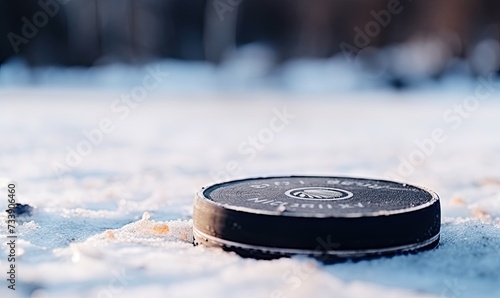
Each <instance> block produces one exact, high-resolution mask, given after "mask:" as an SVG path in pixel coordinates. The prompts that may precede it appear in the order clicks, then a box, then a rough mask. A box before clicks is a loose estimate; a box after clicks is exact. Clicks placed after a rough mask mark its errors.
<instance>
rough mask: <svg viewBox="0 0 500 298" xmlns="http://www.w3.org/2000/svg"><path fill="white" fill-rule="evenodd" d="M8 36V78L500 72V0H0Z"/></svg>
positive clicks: (429, 78) (358, 78) (338, 81)
mask: <svg viewBox="0 0 500 298" xmlns="http://www.w3.org/2000/svg"><path fill="white" fill-rule="evenodd" d="M0 37H1V38H0V65H1V66H0V67H3V70H2V69H1V68H0V84H7V83H8V82H11V83H20V82H25V83H30V84H31V83H40V82H42V81H44V80H50V79H51V77H52V76H51V75H47V74H46V73H43V74H40V73H39V72H36V71H35V72H33V71H28V72H27V71H26V69H28V68H31V67H34V69H38V68H40V67H47V66H49V67H52V66H56V67H77V68H76V69H78V70H79V71H82V70H83V69H85V68H86V67H95V66H103V65H112V64H115V65H117V64H120V65H121V64H125V65H141V64H143V63H150V62H153V61H158V60H160V59H172V61H176V60H178V61H186V62H188V64H189V63H190V64H189V65H192V67H193V70H195V71H193V72H194V73H198V74H200V73H206V71H207V68H208V69H210V71H209V72H212V71H217V70H220V69H225V70H227V71H229V72H230V73H231V76H235V77H236V78H241V79H242V81H243V82H244V83H242V82H239V84H240V85H245V84H247V83H248V82H249V81H252V80H253V81H259V82H260V83H262V80H264V81H265V82H266V83H265V85H266V86H269V85H272V86H273V87H276V86H278V87H287V85H294V84H296V81H297V80H298V79H296V76H302V77H304V78H302V79H300V81H301V82H302V83H300V84H303V85H304V87H305V88H306V89H307V90H309V89H310V90H314V89H327V90H330V89H345V88H347V89H352V88H360V87H361V88H364V87H373V86H384V87H389V88H398V89H400V88H406V87H413V86H421V85H422V84H426V83H429V82H439V81H440V80H442V79H443V77H447V78H449V77H450V76H455V77H461V78H463V77H476V76H478V75H485V74H490V73H496V74H497V75H498V73H499V70H500V43H499V40H500V2H498V1H495V0H478V1H471V0H440V1H430V0H419V1H411V0H401V1H396V0H394V1H388V0H356V1H346V0H322V1H316V0H314V1H299V0H288V1H284V0H268V1H263V0H254V1H242V0H210V1H203V0H168V1H159V0H71V1H69V0H59V1H57V0H23V1H2V2H1V3H0ZM304 61H308V62H310V63H304ZM325 62H327V63H325ZM20 67H22V68H20ZM82 67H83V69H82ZM6 68H7V69H6ZM20 69H23V70H24V71H20ZM32 70H33V69H32ZM227 71H226V72H227ZM2 72H3V73H2ZM13 73H18V74H19V75H18V76H17V77H16V79H14V80H13V79H12V74H13ZM310 76H312V77H310ZM315 76H317V78H315ZM55 77H57V74H54V75H53V77H52V79H54V78H55ZM308 78H309V79H308ZM87 80H89V81H92V78H87ZM233 83H234V84H236V85H237V84H238V82H233ZM367 83H369V84H367ZM252 86H254V85H252ZM288 87H290V86H288ZM291 87H293V86H291ZM193 88H194V87H193Z"/></svg>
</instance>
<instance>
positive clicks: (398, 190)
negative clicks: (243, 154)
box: [193, 176, 441, 260]
mask: <svg viewBox="0 0 500 298" xmlns="http://www.w3.org/2000/svg"><path fill="white" fill-rule="evenodd" d="M440 221H441V214H440V205H439V197H438V196H437V195H436V194H435V193H434V192H431V191H429V190H426V189H423V188H420V187H416V186H412V185H408V184H402V183H397V182H391V181H383V180H370V179H359V178H345V177H312V176H303V177H301V176H292V177H269V178H252V179H244V180H235V181H230V182H226V183H220V184H215V185H212V186H209V187H205V188H203V189H202V190H201V191H200V192H199V193H198V194H197V195H196V199H195V204H194V211H193V236H194V242H195V245H200V244H201V245H205V246H211V247H221V248H223V249H225V250H228V251H234V252H236V253H238V254H240V255H242V256H248V257H254V258H265V259H268V258H276V257H281V256H291V255H296V254H301V255H310V256H314V257H318V258H324V259H325V260H330V259H332V260H335V259H344V258H348V259H349V258H353V259H356V258H364V257H373V256H379V255H393V254H398V253H409V252H416V251H421V250H425V249H431V248H434V247H435V246H437V244H438V243H439V231H440Z"/></svg>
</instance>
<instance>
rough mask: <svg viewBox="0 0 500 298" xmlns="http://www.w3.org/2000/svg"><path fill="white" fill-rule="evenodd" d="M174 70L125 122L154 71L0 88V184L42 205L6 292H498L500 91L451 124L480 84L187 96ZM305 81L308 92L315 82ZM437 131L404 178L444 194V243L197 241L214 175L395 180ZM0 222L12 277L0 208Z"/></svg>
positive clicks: (25, 234) (25, 224)
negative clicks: (273, 250)
mask: <svg viewBox="0 0 500 298" xmlns="http://www.w3.org/2000/svg"><path fill="white" fill-rule="evenodd" d="M290 67H292V66H290ZM294 67H302V66H300V63H298V64H297V65H296V66H294ZM303 67H306V68H308V67H310V66H307V65H304V66H303ZM257 68H258V70H256V71H261V70H262V69H263V68H264V67H263V66H259V67H257ZM327 68H328V66H325V69H327ZM232 69H233V70H234V71H236V70H237V69H238V67H233V68H232ZM125 70H126V69H125ZM118 71H120V72H121V71H124V70H123V69H121V70H118ZM188 72H189V71H185V72H179V76H181V77H183V76H186V77H187V76H188V75H187V73H188ZM110 73H111V72H110ZM169 73H170V75H171V77H170V78H169V79H171V81H169V79H166V82H165V86H167V87H160V88H159V89H158V90H153V91H150V92H149V93H148V95H147V98H146V100H144V101H142V102H138V103H137V106H136V107H134V108H131V109H130V111H129V112H130V113H129V114H128V115H127V116H126V117H120V116H122V115H121V114H119V113H116V112H114V111H113V109H112V107H111V104H112V102H113V101H114V100H116V99H117V98H119V96H120V94H122V93H127V92H130V90H131V89H132V88H133V87H134V84H137V82H140V78H141V76H143V75H144V72H140V71H138V72H137V74H136V76H137V78H139V79H138V80H137V79H131V80H130V82H128V83H117V85H116V86H115V87H116V88H110V89H106V88H103V89H95V88H94V89H93V88H86V87H84V86H83V87H82V86H80V87H71V88H58V87H57V86H58V85H57V84H56V83H54V85H51V84H42V85H41V86H38V87H33V86H31V85H29V86H17V87H16V86H14V85H9V87H5V88H3V89H0V106H1V109H0V131H1V134H0V136H1V139H0V153H1V154H0V193H4V194H5V193H6V189H5V187H6V184H7V182H8V181H12V180H14V181H17V182H18V191H19V199H20V202H21V203H25V204H30V205H31V206H33V207H35V210H34V212H33V214H32V215H31V216H29V217H23V218H21V219H20V220H19V225H18V232H19V243H18V255H19V257H18V262H17V265H18V266H19V273H18V277H17V278H18V280H17V283H18V284H17V290H16V291H15V293H13V291H11V290H8V289H6V286H4V284H5V283H2V285H3V286H2V287H1V288H0V296H1V297H137V296H144V297H196V296H201V295H203V296H205V297H304V296H308V297H332V296H335V297H500V286H499V281H500V172H499V171H498V169H499V167H500V139H499V138H498V127H499V125H500V123H499V122H500V118H499V117H498V115H499V113H500V101H499V100H498V99H499V95H498V92H496V91H495V93H493V94H492V95H491V96H490V97H489V98H488V99H487V100H482V101H480V104H479V106H478V108H477V110H474V111H473V112H471V113H469V114H468V115H467V117H462V118H461V123H460V125H459V126H458V127H456V128H454V125H453V124H454V123H452V122H450V121H446V120H444V119H443V113H444V112H445V111H447V110H448V109H450V108H451V109H453V107H454V105H456V104H460V103H462V102H463V101H464V99H465V98H466V96H467V95H469V94H472V92H473V90H474V89H470V88H469V89H467V88H465V87H464V86H460V89H459V90H460V91H453V90H451V89H447V90H444V91H443V90H442V91H440V92H435V91H434V90H433V89H432V88H430V89H423V90H421V91H411V92H402V93H396V92H391V91H387V90H385V91H384V90H378V91H373V90H372V91H371V92H369V93H368V92H351V91H344V92H336V93H333V92H320V93H313V94H308V93H307V92H298V93H294V92H289V91H286V90H285V91H279V90H268V89H265V88H264V90H262V91H252V92H242V91H234V92H229V91H227V90H225V91H217V90H216V89H217V88H215V87H214V88H212V87H210V88H204V87H203V86H212V85H211V83H210V84H209V83H207V80H205V81H203V80H200V84H201V85H202V87H200V90H201V91H200V90H198V92H180V91H182V90H180V89H177V90H174V91H172V90H170V89H169V88H173V89H175V88H176V86H175V82H176V80H179V81H183V84H184V85H183V86H184V88H187V87H186V86H188V85H190V86H192V85H194V84H197V83H198V81H197V79H196V78H193V79H192V81H191V82H189V81H186V79H185V78H179V77H176V69H171V70H169ZM208 73H210V71H208V70H207V74H206V76H207V77H209V76H210V75H209V74H208ZM287 73H288V74H287V75H286V78H288V79H289V80H290V84H293V81H296V80H301V78H300V77H294V76H300V73H302V72H301V71H289V72H287ZM245 75H249V74H248V73H247V74H245ZM58 76H60V77H61V80H62V76H61V74H60V73H58ZM0 77H1V76H0ZM102 77H105V74H102ZM108 77H109V78H110V80H111V79H112V78H113V75H111V74H109V75H108ZM227 77H230V76H227ZM325 80H327V79H326V78H325ZM344 80H345V81H344V83H341V84H347V85H349V86H350V84H351V83H352V81H351V79H350V77H346V78H345V79H344ZM56 81H57V80H56ZM4 82H5V81H4ZM123 84H125V86H127V87H125V88H124V85H123ZM169 84H172V85H174V86H173V87H172V86H170V87H168V86H169ZM303 84H304V85H303V87H304V88H302V89H301V88H299V89H301V90H303V91H304V90H307V89H308V88H309V87H311V86H312V87H314V82H312V83H311V82H309V83H308V82H306V81H304V82H303ZM311 84H312V85H311ZM468 84H470V85H471V86H475V85H474V83H471V82H469V83H468ZM347 85H345V86H347ZM162 86H163V85H162ZM450 86H452V85H450ZM299 87H300V86H299ZM464 89H465V90H466V91H464ZM325 90H326V89H325ZM325 90H323V91H325ZM284 109H285V110H286V111H288V113H290V114H293V116H294V117H293V118H292V119H291V120H290V123H289V124H287V125H285V128H284V129H283V130H282V131H279V132H274V136H273V139H272V140H271V141H270V142H268V143H265V144H262V146H263V148H261V150H256V151H255V152H256V154H255V156H253V155H250V154H240V152H239V151H238V147H239V146H240V145H241V143H242V142H245V141H246V140H247V139H248V137H249V136H258V134H259V132H260V131H262V129H264V128H266V127H268V126H269V121H270V119H272V118H273V117H275V115H276V114H275V112H274V110H279V111H283V110H284ZM104 118H107V119H110V120H111V121H112V123H113V124H114V126H115V129H114V131H113V132H111V133H104V134H103V137H102V140H101V141H100V142H98V144H97V145H93V146H92V147H91V152H90V153H89V154H88V155H86V156H83V157H82V159H81V162H80V163H79V164H78V165H77V166H74V167H70V169H69V171H67V172H66V173H64V174H61V173H59V174H61V175H60V176H59V175H58V172H57V171H55V170H54V164H55V163H60V164H64V163H65V159H66V158H67V156H68V152H70V150H77V147H78V144H80V143H81V142H82V140H86V137H85V134H84V133H83V132H82V130H86V131H87V132H88V131H91V130H93V129H96V128H98V127H99V122H100V121H101V120H102V119H104ZM437 128H440V129H442V130H443V131H444V132H445V136H446V140H445V141H444V142H442V143H436V144H435V147H434V150H431V151H432V152H431V153H429V154H428V155H427V154H426V155H425V160H424V162H422V163H421V164H420V165H418V166H415V169H414V171H413V172H412V173H410V174H408V175H400V178H401V179H403V180H405V181H408V182H410V183H413V184H417V185H422V186H426V187H428V188H430V189H432V190H435V191H436V192H437V193H438V194H439V195H440V197H441V200H442V201H441V205H442V215H443V224H442V239H441V244H440V246H439V247H438V248H437V249H435V250H432V251H428V252H423V253H419V254H415V255H405V256H395V257H392V258H380V259H374V260H369V261H361V262H356V263H353V262H346V263H341V264H334V265H323V264H320V263H318V262H316V261H315V260H313V259H310V258H305V257H294V258H291V259H279V260H273V261H259V260H253V259H243V258H240V257H239V256H237V255H235V254H233V253H227V252H224V251H221V250H218V249H209V248H204V247H199V246H198V247H194V246H193V245H192V242H191V241H192V232H191V226H192V221H191V214H192V211H191V208H192V202H193V198H194V193H195V192H196V191H197V190H198V189H199V188H201V187H202V186H204V185H207V184H210V183H214V182H217V181H219V180H224V179H228V178H230V179H236V178H242V177H248V176H262V175H289V174H318V175H347V176H358V177H369V178H370V177H371V178H386V175H387V173H388V172H391V173H393V174H398V167H400V166H401V159H408V158H409V156H410V155H411V154H412V152H415V150H418V149H419V147H418V145H416V144H415V142H416V141H420V142H422V141H423V140H424V139H429V138H431V137H432V131H433V130H435V129H437ZM230 161H233V162H235V163H236V164H237V165H238V166H237V167H236V169H234V170H232V169H233V167H231V166H228V165H229V162H230ZM4 197H5V199H2V200H0V208H2V209H3V210H4V209H5V208H6V207H7V200H6V194H5V195H4ZM0 217H1V223H0V238H2V239H3V240H2V241H1V245H0V247H1V254H0V268H2V272H4V269H5V268H7V267H6V266H7V262H6V260H7V258H6V252H7V247H6V224H5V218H6V214H5V213H2V214H1V215H0ZM2 279H4V278H2Z"/></svg>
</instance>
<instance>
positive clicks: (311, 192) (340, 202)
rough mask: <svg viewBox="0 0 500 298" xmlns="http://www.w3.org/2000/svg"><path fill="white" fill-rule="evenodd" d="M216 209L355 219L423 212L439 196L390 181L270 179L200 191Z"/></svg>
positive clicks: (305, 178) (237, 181)
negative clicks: (418, 210)
mask: <svg viewBox="0 0 500 298" xmlns="http://www.w3.org/2000/svg"><path fill="white" fill-rule="evenodd" d="M203 196H204V197H205V198H206V199H207V200H208V201H211V202H213V203H215V204H219V205H222V206H224V207H225V208H229V209H234V210H247V211H249V212H254V213H264V214H282V215H285V214H286V215H289V216H306V217H310V216H313V217H329V216H334V217H359V216H378V215H383V214H394V213H401V212H409V211H411V210H415V209H418V208H425V206H428V205H430V204H432V203H433V202H434V201H436V200H437V196H435V195H434V194H432V193H430V192H429V191H426V190H424V189H422V188H418V187H415V186H411V185H408V184H401V183H397V182H391V181H383V180H371V179H359V178H333V177H272V178H256V179H245V180H236V181H232V182H227V183H222V184H216V185H214V186H211V187H208V188H207V189H205V190H204V191H203Z"/></svg>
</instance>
